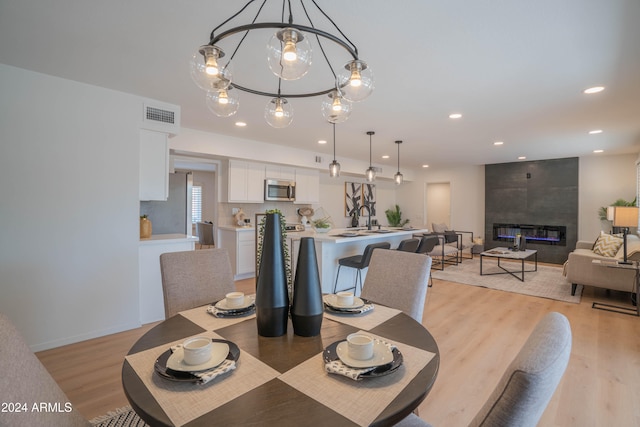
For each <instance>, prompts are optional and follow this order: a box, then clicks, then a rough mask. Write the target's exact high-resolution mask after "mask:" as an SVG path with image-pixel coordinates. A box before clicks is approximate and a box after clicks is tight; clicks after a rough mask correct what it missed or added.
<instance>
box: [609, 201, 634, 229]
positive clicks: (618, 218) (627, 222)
mask: <svg viewBox="0 0 640 427" xmlns="http://www.w3.org/2000/svg"><path fill="white" fill-rule="evenodd" d="M613 226H614V227H637V226H638V208H637V207H635V206H614V215H613Z"/></svg>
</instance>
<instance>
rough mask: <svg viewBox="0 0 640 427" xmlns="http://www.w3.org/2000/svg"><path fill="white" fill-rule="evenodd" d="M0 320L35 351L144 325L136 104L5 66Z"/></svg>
mask: <svg viewBox="0 0 640 427" xmlns="http://www.w3.org/2000/svg"><path fill="white" fill-rule="evenodd" d="M0 94H2V95H1V96H0V141H2V142H1V144H2V155H1V156H0V197H1V198H2V203H0V272H1V274H0V292H1V296H0V311H2V312H3V313H5V314H7V315H8V316H9V318H10V319H11V320H12V321H13V322H14V323H15V324H16V326H17V327H18V329H19V330H20V331H21V332H22V333H23V334H24V336H25V337H26V340H27V342H28V343H29V345H30V346H31V348H32V349H33V350H34V351H37V350H43V349H46V348H51V347H56V346H59V345H63V344H67V343H71V342H76V341H80V340H84V339H88V338H92V337H96V336H101V335H106V334H109V333H113V332H118V331H121V330H125V329H130V328H133V327H136V326H138V325H139V314H138V311H139V309H138V242H139V219H138V214H139V202H138V180H139V178H138V169H139V167H138V162H139V160H138V159H139V152H138V150H139V148H138V146H139V142H138V121H139V119H140V117H139V116H141V111H142V107H141V105H142V102H141V101H140V100H139V99H138V98H136V97H133V96H131V95H127V94H124V93H120V92H115V91H111V90H106V89H102V88H98V87H95V86H89V85H84V84H80V83H77V82H72V81H69V80H63V79H59V78H54V77H51V76H46V75H43V74H38V73H33V72H30V71H25V70H21V69H18V68H13V67H9V66H5V65H2V64H0Z"/></svg>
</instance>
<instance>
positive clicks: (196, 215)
mask: <svg viewBox="0 0 640 427" xmlns="http://www.w3.org/2000/svg"><path fill="white" fill-rule="evenodd" d="M191 222H192V223H193V224H195V223H196V222H202V186H201V185H194V186H193V187H191Z"/></svg>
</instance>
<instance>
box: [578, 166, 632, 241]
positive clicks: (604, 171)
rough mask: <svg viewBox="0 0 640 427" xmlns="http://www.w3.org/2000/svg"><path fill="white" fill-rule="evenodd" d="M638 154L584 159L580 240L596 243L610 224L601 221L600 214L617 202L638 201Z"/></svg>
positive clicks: (580, 199) (580, 207)
mask: <svg viewBox="0 0 640 427" xmlns="http://www.w3.org/2000/svg"><path fill="white" fill-rule="evenodd" d="M636 158H637V154H625V155H620V156H589V157H581V158H580V176H579V186H580V190H579V203H578V206H579V210H578V212H579V214H578V240H589V241H594V240H595V239H596V237H597V236H598V234H599V233H600V230H603V231H610V229H611V222H610V221H600V219H599V215H598V210H599V209H600V207H602V206H609V205H610V204H611V203H613V202H615V201H616V200H617V199H625V200H628V201H631V200H633V199H634V198H635V197H636Z"/></svg>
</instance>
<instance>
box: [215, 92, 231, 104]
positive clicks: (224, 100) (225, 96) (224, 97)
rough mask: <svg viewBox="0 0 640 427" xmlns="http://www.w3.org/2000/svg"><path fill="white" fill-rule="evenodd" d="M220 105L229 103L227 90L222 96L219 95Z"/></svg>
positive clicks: (221, 93)
mask: <svg viewBox="0 0 640 427" xmlns="http://www.w3.org/2000/svg"><path fill="white" fill-rule="evenodd" d="M218 103H219V104H228V103H229V95H228V94H227V91H226V90H224V89H223V90H221V91H220V94H219V95H218Z"/></svg>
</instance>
